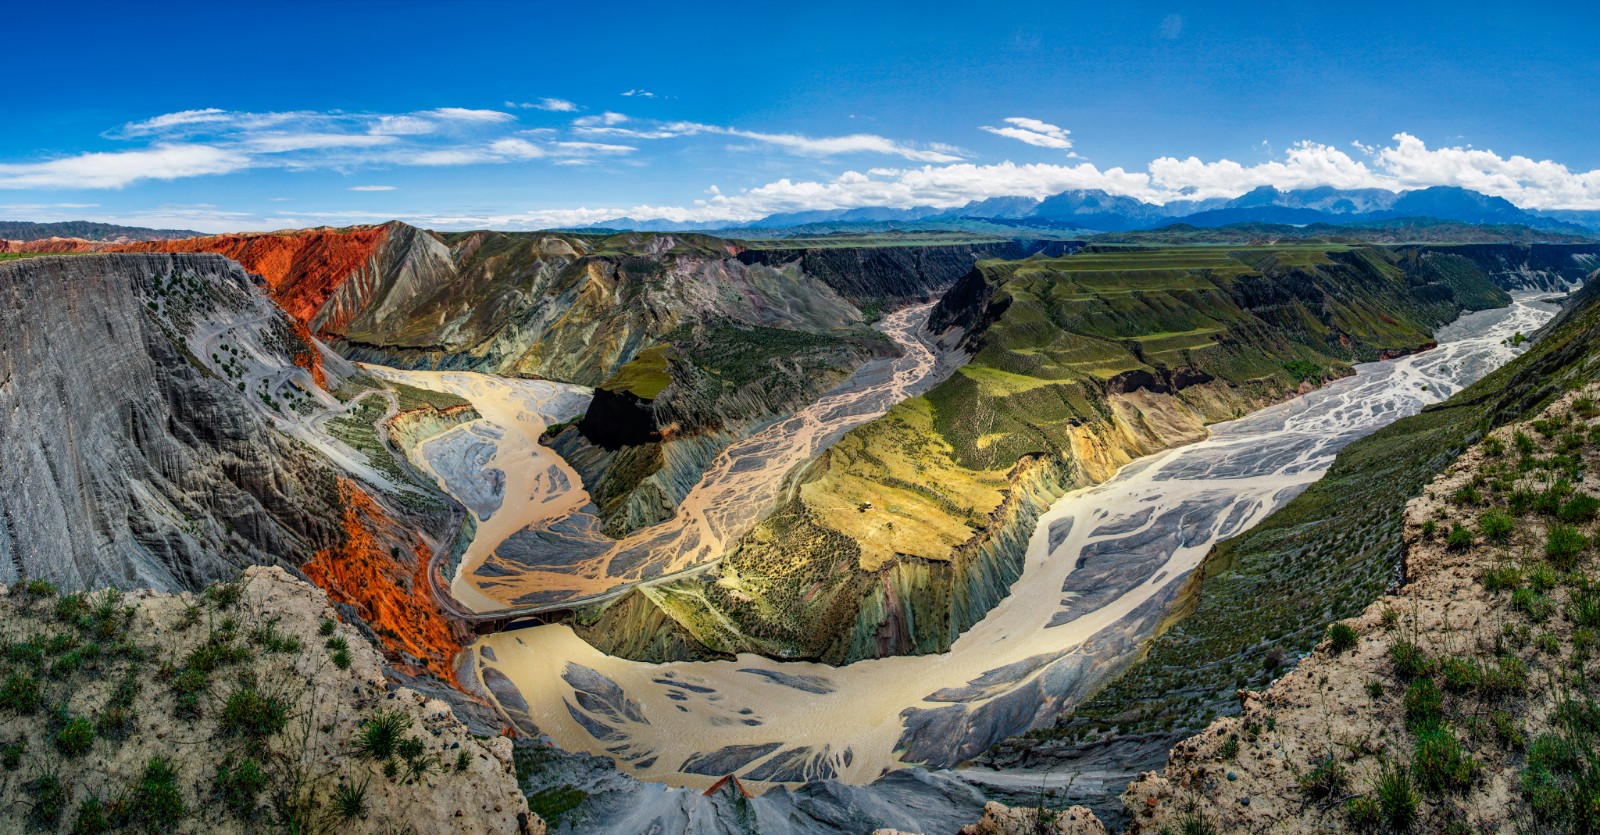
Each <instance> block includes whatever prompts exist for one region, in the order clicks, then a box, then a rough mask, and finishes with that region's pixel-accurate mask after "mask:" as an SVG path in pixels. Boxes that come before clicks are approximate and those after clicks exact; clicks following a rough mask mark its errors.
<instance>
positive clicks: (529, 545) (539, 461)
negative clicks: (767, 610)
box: [367, 304, 950, 612]
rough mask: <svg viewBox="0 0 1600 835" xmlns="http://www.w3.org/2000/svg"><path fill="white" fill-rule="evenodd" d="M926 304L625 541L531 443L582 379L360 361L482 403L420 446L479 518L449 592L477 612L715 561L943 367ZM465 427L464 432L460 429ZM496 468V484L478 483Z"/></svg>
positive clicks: (565, 406) (539, 605) (566, 408)
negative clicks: (472, 415) (892, 350)
mask: <svg viewBox="0 0 1600 835" xmlns="http://www.w3.org/2000/svg"><path fill="white" fill-rule="evenodd" d="M932 307H933V306H932V305H931V304H923V305H917V306H914V307H909V308H905V309H902V310H899V311H896V312H895V313H893V314H890V315H888V316H886V317H884V320H883V321H882V322H881V323H879V325H878V329H879V330H880V331H881V332H882V333H884V334H885V335H886V336H888V337H889V338H890V339H891V340H893V341H894V342H895V343H896V345H898V346H899V348H900V349H901V355H900V356H899V357H896V358H894V359H889V360H877V361H873V362H870V363H867V364H866V365H864V366H863V367H862V368H860V369H858V370H857V371H856V372H855V373H854V374H852V375H851V377H850V378H849V379H847V380H846V381H845V382H844V383H842V384H841V385H839V386H838V387H837V388H835V389H833V390H831V391H829V392H828V393H826V394H824V395H823V396H822V397H821V398H819V399H818V400H816V401H815V402H813V403H811V404H810V405H808V406H806V407H805V408H803V409H801V410H800V411H798V412H796V413H795V414H794V415H793V416H791V417H789V418H787V419H785V420H782V421H779V422H776V423H774V424H771V425H769V426H767V427H765V428H763V429H761V430H760V431H758V432H756V433H755V434H753V435H751V436H750V437H749V438H746V439H744V440H741V441H738V442H736V443H734V444H732V445H731V446H729V447H728V448H727V449H726V450H724V451H723V452H722V454H721V455H719V456H718V457H717V459H716V460H715V461H713V462H712V464H711V466H710V467H709V468H707V471H706V474H705V477H704V478H702V479H701V480H700V482H699V483H697V484H696V485H695V486H694V488H693V489H691V490H690V492H689V494H688V495H687V496H686V497H685V499H684V501H683V502H682V503H681V504H680V505H679V506H678V508H677V510H676V512H675V514H674V516H673V518H671V519H669V520H667V521H665V522H663V523H661V524H659V525H654V526H652V527H649V528H645V529H643V530H640V531H638V532H636V533H634V534H633V535H631V536H629V537H627V538H625V539H622V540H614V539H611V538H609V537H607V536H605V535H604V534H603V533H601V531H600V524H599V520H598V519H597V518H596V517H595V516H594V515H593V512H592V511H593V508H592V507H587V506H588V505H589V504H590V500H589V496H588V494H587V492H585V491H584V489H583V485H582V483H581V481H580V480H579V478H578V475H577V474H576V473H575V472H573V471H572V468H571V467H570V466H568V465H567V463H566V462H565V461H563V460H561V458H560V457H559V456H557V455H556V454H555V453H554V452H552V451H551V450H549V449H548V448H546V447H544V446H541V445H540V443H539V437H540V435H541V434H542V433H543V432H544V430H545V428H546V427H547V426H548V425H550V424H552V423H556V422H559V421H561V420H565V419H567V418H570V417H572V416H573V415H575V414H577V413H579V412H582V411H583V408H584V406H585V404H586V403H587V395H586V390H583V389H580V388H579V387H576V386H568V385H564V384H559V383H549V382H545V381H539V380H513V379H508V378H503V377H498V376H495V375H492V374H479V373H473V372H458V371H402V370H399V369H392V368H382V367H378V366H368V367H367V368H368V370H369V371H371V372H373V373H374V374H377V375H378V376H380V377H383V378H384V379H387V380H394V381H398V382H403V383H406V384H408V385H412V386H416V387H418V388H424V389H431V390H436V391H445V392H449V393H451V394H454V395H456V396H458V397H462V398H465V399H467V400H469V401H471V402H472V404H473V406H475V407H476V408H477V409H478V412H479V413H480V414H482V415H483V419H482V420H480V421H477V422H474V423H472V424H468V425H465V426H462V427H457V428H456V429H454V430H452V431H451V433H446V435H444V436H440V437H436V438H431V439H429V440H428V441H427V442H425V443H424V444H423V445H422V452H423V458H424V459H425V463H426V465H427V467H428V468H429V469H430V470H431V472H432V474H433V475H434V476H435V477H436V478H437V479H438V480H439V483H440V485H441V486H442V487H443V488H444V489H445V490H446V491H448V492H450V493H451V495H453V496H455V497H456V498H457V499H459V500H460V501H461V502H462V504H464V505H466V506H467V507H468V508H469V509H472V510H474V511H475V512H476V513H477V515H478V517H479V520H480V521H479V523H478V529H477V534H476V535H475V537H474V539H473V541H472V543H471V546H470V547H469V549H468V551H467V552H466V555H465V556H464V557H463V559H462V560H461V562H460V566H459V568H458V570H457V573H456V575H455V577H454V578H453V581H452V584H451V593H452V595H453V596H454V597H455V598H456V599H457V600H458V601H459V602H461V603H462V604H464V605H466V606H467V607H469V608H471V609H472V610H474V611H476V612H506V611H516V612H534V611H539V610H541V609H548V608H560V607H563V606H566V605H570V604H571V603H572V602H574V601H578V600H584V599H591V598H596V597H601V596H604V595H606V594H608V593H614V592H615V591H617V590H619V589H621V588H625V587H627V586H629V585H631V584H634V583H637V582H640V581H644V580H650V579H655V578H659V577H663V576H668V575H673V574H679V573H682V572H684V571H688V570H693V569H698V568H703V567H705V566H708V565H710V564H712V563H713V562H715V561H716V560H717V559H718V558H720V557H721V556H722V554H723V553H724V551H725V550H726V549H727V548H728V547H729V546H730V545H731V544H732V543H733V542H735V541H736V540H737V539H738V538H739V537H741V536H743V535H744V534H745V533H746V532H748V531H749V530H750V528H751V527H752V526H753V525H754V524H755V523H756V522H757V521H758V520H759V519H760V518H761V516H762V514H763V513H765V512H766V511H767V510H768V509H769V508H770V507H771V506H772V504H773V502H774V500H775V498H776V496H777V494H778V489H779V487H780V485H781V483H782V481H783V477H784V476H785V475H786V474H787V473H788V472H789V471H790V470H791V469H793V468H794V467H795V466H796V465H798V464H800V463H802V462H804V461H807V460H809V459H811V458H813V457H815V456H816V455H817V454H818V453H819V452H821V451H822V449H823V448H824V447H826V446H827V445H829V444H831V443H833V441H835V440H837V439H838V438H839V437H840V436H841V435H843V434H844V433H845V432H847V431H849V430H850V429H852V428H854V427H856V426H859V425H861V424H863V423H866V422H867V421H869V420H872V419H873V418H875V417H878V416H879V415H882V414H883V413H884V412H886V411H888V409H889V407H890V406H893V405H894V404H896V403H898V402H900V401H902V400H905V399H906V398H908V397H911V396H913V395H915V394H917V393H919V392H921V391H923V390H926V389H927V388H929V387H931V386H932V385H933V384H934V383H936V382H938V380H939V378H940V376H941V374H942V373H945V372H948V370H949V368H950V366H949V365H948V364H947V363H943V364H942V363H941V362H940V357H939V354H938V353H937V351H936V349H935V347H934V346H933V344H932V343H931V342H930V341H929V340H928V338H927V336H926V335H925V334H924V333H923V325H924V324H926V322H927V320H928V314H929V313H930V312H931V310H932ZM465 433H470V434H471V435H472V437H471V438H465V437H459V436H460V435H462V434H465ZM488 450H493V452H492V454H489V453H488ZM500 479H503V480H504V482H505V483H504V490H503V493H496V492H494V491H492V490H486V489H485V483H489V484H491V485H492V484H493V483H495V482H496V481H497V480H500Z"/></svg>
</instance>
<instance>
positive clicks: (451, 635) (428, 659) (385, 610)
mask: <svg viewBox="0 0 1600 835" xmlns="http://www.w3.org/2000/svg"><path fill="white" fill-rule="evenodd" d="M339 495H340V497H341V498H342V499H343V503H344V529H345V535H346V536H345V541H344V543H343V544H341V545H339V546H338V547H336V548H328V549H325V550H322V551H318V552H317V553H316V555H315V556H313V557H312V558H311V561H310V562H308V563H306V564H305V565H303V566H301V567H300V568H301V570H302V571H304V572H305V574H306V576H307V577H308V578H310V579H311V581H312V582H313V583H316V584H317V585H318V586H321V587H322V588H323V589H325V590H326V591H327V592H328V595H329V596H330V597H332V598H333V599H334V600H337V601H339V602H341V603H348V604H350V605H351V606H354V607H355V608H356V610H357V611H359V612H360V613H361V617H362V618H363V619H364V620H366V622H367V624H368V625H369V626H371V627H372V629H373V631H374V632H376V633H378V637H379V639H380V640H382V641H383V643H384V645H385V646H387V647H389V648H390V649H393V650H403V651H404V652H405V653H407V654H408V655H411V656H413V657H415V658H418V659H421V660H422V663H423V666H425V667H426V668H427V669H428V670H430V671H431V672H433V673H434V674H435V675H438V676H441V677H443V678H447V679H450V680H451V682H452V683H453V682H454V680H455V676H454V673H453V671H452V669H451V665H450V660H451V658H453V657H454V656H455V654H456V653H458V652H460V650H461V645H462V642H463V640H464V639H465V638H466V637H467V635H466V632H465V629H464V628H463V627H460V626H458V625H457V624H455V623H454V622H453V621H451V620H450V619H449V618H447V617H446V616H445V614H444V613H443V612H441V611H440V610H439V608H438V607H437V606H436V605H435V604H434V602H433V599H432V597H431V596H430V595H429V593H428V578H427V571H428V558H429V556H430V553H429V551H428V546H427V545H426V544H424V543H423V542H421V541H420V540H418V539H417V538H416V537H415V535H414V534H412V533H411V532H410V531H409V530H407V529H405V528H404V527H403V526H401V525H400V524H399V523H397V522H395V520H394V519H392V518H390V517H389V515H388V514H387V513H385V512H384V510H383V508H381V507H379V506H378V504H377V503H376V502H374V501H373V500H372V497H370V496H368V495H367V494H366V493H365V492H363V491H362V489H361V488H360V487H359V486H357V485H356V483H355V482H353V481H351V480H350V479H348V478H343V477H341V478H340V479H339Z"/></svg>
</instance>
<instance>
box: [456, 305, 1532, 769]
mask: <svg viewBox="0 0 1600 835" xmlns="http://www.w3.org/2000/svg"><path fill="white" fill-rule="evenodd" d="M1553 312H1554V311H1553V308H1552V307H1550V306H1548V305H1543V304H1539V303H1537V302H1535V301H1534V300H1533V299H1531V298H1530V297H1527V296H1521V297H1518V298H1517V300H1516V301H1515V303H1514V304H1513V305H1512V306H1511V307H1510V308H1506V309H1501V310H1494V311H1485V312H1481V313H1476V314H1471V315H1469V316H1466V317H1463V318H1462V319H1461V320H1459V321H1458V322H1457V323H1455V324H1453V325H1451V326H1449V327H1447V328H1444V329H1441V331H1440V333H1439V335H1438V336H1439V341H1440V345H1439V347H1437V348H1435V349H1433V350H1430V351H1427V352H1424V353H1421V354H1417V355H1412V356H1408V357H1404V358H1401V359H1397V360H1390V361H1386V362H1378V363H1368V364H1363V365H1360V366H1358V367H1357V371H1358V373H1357V374H1356V375H1355V376H1352V377H1347V378H1345V379H1342V380H1339V381H1336V382H1334V383H1332V384H1330V385H1328V386H1326V387H1324V388H1322V389H1319V390H1317V391H1314V392H1311V393H1310V394H1307V395H1305V396H1302V397H1299V398H1297V399H1295V400H1292V401H1289V402H1286V403H1282V404H1279V405H1277V406H1273V407H1270V408H1267V409H1263V410H1261V411H1259V412H1256V413H1253V414H1251V415H1249V416H1247V417H1244V418H1242V419H1239V420H1235V421H1230V422H1227V423H1220V424H1216V425H1214V426H1212V427H1211V428H1210V429H1211V431H1210V435H1209V437H1207V438H1206V439H1204V440H1202V441H1199V442H1197V443H1194V444H1191V445H1188V446H1184V447H1179V448H1175V449H1171V450H1167V451H1165V452H1162V453H1159V454H1156V455H1152V456H1149V457H1146V458H1143V459H1140V460H1138V461H1135V462H1133V463H1132V464H1130V465H1128V466H1126V467H1124V468H1123V469H1122V470H1121V471H1120V472H1118V474H1117V475H1116V476H1115V477H1113V478H1112V479H1110V480H1109V481H1107V482H1105V483H1103V484H1100V485H1098V486H1094V487H1090V488H1086V489H1082V490H1078V491H1074V492H1072V493H1069V494H1068V495H1066V496H1064V497H1063V498H1061V499H1060V500H1059V501H1057V502H1056V503H1055V504H1054V505H1053V506H1052V507H1051V508H1050V509H1049V511H1048V512H1047V513H1045V514H1044V515H1043V516H1042V517H1041V518H1040V520H1039V522H1038V525H1037V528H1036V529H1035V531H1034V533H1033V536H1032V539H1031V541H1030V543H1029V548H1028V553H1027V558H1026V559H1027V564H1026V568H1025V570H1024V573H1023V575H1022V577H1021V578H1020V579H1019V580H1018V581H1017V583H1016V584H1015V585H1014V586H1013V588H1012V590H1011V594H1010V596H1009V597H1008V598H1007V599H1006V600H1004V601H1003V602H1001V603H1000V605H998V606H997V607H995V608H994V609H993V610H992V611H991V612H990V613H989V614H988V616H987V617H986V618H985V619H984V620H982V621H981V622H980V623H978V624H977V625H976V626H974V627H973V628H972V629H970V630H968V631H967V632H966V633H965V634H963V635H962V636H961V637H960V638H959V639H958V640H957V641H956V642H955V644H954V645H953V646H952V648H951V649H950V651H948V652H946V653H943V654H940V655H930V656H913V657H896V658H886V659H877V660H869V661H862V662H858V663H856V664H852V665H849V666H846V667H830V666H826V665H822V664H814V663H803V662H781V661H775V660H772V659H768V658H763V657H759V656H754V655H742V656H740V657H739V658H737V659H736V660H732V661H711V662H679V663H669V664H646V663H640V662H634V661H627V660H623V659H618V658H612V657H609V656H606V655H604V654H602V653H601V652H599V651H598V650H596V649H594V648H593V647H592V646H590V645H588V644H587V643H585V642H584V641H582V640H581V639H580V638H578V637H577V636H576V635H575V634H574V633H573V631H572V630H571V629H570V628H568V627H566V626H564V625H551V626H540V627H535V628H529V629H521V630H515V631H511V632H504V633H500V634H496V635H492V636H488V637H485V638H483V639H481V640H480V641H479V642H478V644H476V645H475V647H474V651H475V652H476V653H477V654H478V658H477V662H476V664H475V665H474V668H475V669H477V670H478V671H479V674H480V675H488V676H490V677H492V678H494V679H495V680H496V681H497V682H499V683H500V684H501V688H500V689H501V690H504V689H505V687H504V684H505V682H506V681H509V682H510V683H511V684H512V685H514V686H515V688H516V690H517V691H518V692H519V693H520V700H521V701H525V705H523V704H521V703H519V704H518V705H517V707H518V713H519V716H518V718H519V720H520V721H526V722H528V723H531V725H532V726H533V727H527V728H524V730H525V731H529V732H539V733H543V734H546V735H548V736H549V737H550V738H551V739H552V740H553V741H554V742H555V743H556V744H558V745H559V746H561V747H562V748H565V749H568V750H572V751H582V752H588V753H593V754H599V755H603V756H608V757H611V758H613V759H614V760H616V761H617V762H618V763H619V764H621V766H622V767H623V768H624V769H625V770H627V771H628V772H630V773H632V774H634V775H636V776H638V777H640V778H643V779H646V780H653V781H659V782H663V783H667V784H669V785H676V786H692V787H705V786H709V785H711V784H712V783H713V782H714V781H715V780H717V779H718V778H720V777H721V776H723V775H724V774H728V773H736V774H739V775H740V776H741V778H742V779H745V780H747V781H749V782H750V783H751V784H752V786H753V787H755V788H760V787H762V786H763V785H767V786H771V785H775V784H795V783H800V782H805V781H813V780H818V779H835V780H838V781H842V782H846V783H857V784H862V783H867V782H870V781H872V780H874V779H875V778H877V777H879V776H880V775H881V774H883V773H884V772H886V771H891V770H893V769H896V768H899V767H902V766H907V765H924V766H929V767H935V768H938V767H951V766H955V765H958V764H960V763H962V762H964V761H966V760H967V759H970V758H971V757H972V756H974V755H976V754H978V753H981V752H982V751H983V750H985V749H986V748H987V747H988V746H989V745H991V744H992V743H994V742H995V741H998V740H999V739H1002V738H1004V737H1007V736H1011V735H1015V734H1018V733H1022V732H1024V731H1027V730H1029V729H1030V728H1033V727H1038V726H1040V725H1043V724H1045V723H1047V722H1049V721H1050V720H1051V719H1053V718H1054V717H1055V716H1056V715H1057V714H1058V713H1059V712H1060V711H1061V710H1062V709H1063V708H1064V707H1067V706H1070V704H1071V703H1072V702H1073V701H1074V700H1075V699H1079V698H1082V697H1083V695H1084V693H1085V690H1086V689H1087V688H1088V687H1089V686H1090V685H1091V684H1092V683H1093V681H1095V680H1096V677H1097V676H1099V675H1103V673H1104V671H1105V670H1106V669H1107V668H1108V666H1109V665H1110V663H1111V662H1112V661H1114V660H1116V659H1118V658H1125V657H1127V656H1128V654H1130V653H1133V652H1136V651H1137V648H1138V646H1139V644H1140V641H1141V640H1142V639H1143V638H1145V637H1147V636H1148V635H1150V634H1152V632H1153V630H1154V629H1155V627H1156V625H1157V624H1158V623H1159V622H1160V621H1161V620H1162V618H1163V617H1164V616H1165V614H1166V612H1167V611H1168V606H1169V605H1170V603H1171V602H1172V599H1173V596H1174V595H1175V593H1176V590H1177V589H1178V587H1179V586H1180V584H1181V582H1182V580H1183V579H1184V578H1185V577H1187V576H1188V575H1189V573H1190V572H1191V571H1193V569H1194V568H1195V567H1196V566H1197V565H1198V563H1199V562H1200V560H1201V558H1202V557H1203V556H1204V555H1205V553H1206V551H1207V550H1208V549H1209V548H1210V547H1211V545H1212V544H1214V543H1215V542H1217V541H1218V540H1220V539H1223V538H1226V537H1229V536H1233V535H1235V534H1238V533H1239V532H1241V531H1243V530H1246V529H1248V528H1249V527H1251V526H1253V525H1255V524H1256V523H1258V522H1260V521H1261V520H1262V519H1264V518H1265V517H1266V516H1267V515H1268V514H1270V513H1271V512H1272V511H1273V510H1275V509H1277V508H1278V507H1281V506H1282V505H1283V504H1285V503H1286V502H1288V501H1289V500H1290V499H1291V498H1293V497H1294V496H1295V495H1297V494H1298V493H1299V492H1300V491H1302V490H1304V489H1305V487H1306V486H1308V485H1309V484H1311V483H1312V482H1313V481H1315V480H1316V479H1317V478H1319V477H1320V476H1321V475H1322V474H1323V473H1324V472H1325V471H1326V470H1327V468H1328V467H1329V466H1330V465H1331V464H1332V461H1333V458H1334V456H1335V455H1336V453H1337V452H1338V450H1339V449H1341V448H1342V447H1343V446H1344V445H1346V444H1348V443H1349V442H1350V441H1352V440H1354V439H1356V438H1358V437H1360V436H1362V435H1364V434H1367V433H1370V432H1372V431H1375V430H1376V429H1378V428H1380V427H1382V426H1384V425H1387V424H1388V423H1391V422H1393V421H1394V420H1396V419H1398V418H1400V417H1403V416H1406V415H1409V414H1414V413H1416V412H1417V411H1419V410H1420V409H1421V408H1422V407H1424V406H1426V405H1428V404H1430V403H1435V402H1438V401H1441V400H1443V399H1445V398H1446V397H1448V396H1450V395H1451V394H1453V393H1454V392H1456V391H1458V390H1459V389H1461V388H1462V387H1464V386H1466V385H1468V384H1470V383H1471V382H1472V381H1474V380H1477V379H1478V378H1480V377H1482V376H1483V375H1484V374H1486V373H1488V372H1489V371H1490V370H1492V369H1494V368H1496V367H1498V366H1500V365H1502V364H1504V363H1505V362H1507V361H1509V360H1510V359H1511V358H1512V356H1514V354H1515V353H1516V350H1517V349H1515V348H1513V347H1511V346H1510V345H1508V344H1506V341H1505V340H1506V338H1507V337H1509V336H1511V335H1512V334H1513V333H1515V332H1517V331H1522V332H1531V331H1532V330H1534V329H1535V328H1536V327H1537V326H1538V325H1539V324H1540V323H1542V322H1543V321H1545V320H1546V319H1548V318H1549V317H1550V316H1551V315H1552V314H1553Z"/></svg>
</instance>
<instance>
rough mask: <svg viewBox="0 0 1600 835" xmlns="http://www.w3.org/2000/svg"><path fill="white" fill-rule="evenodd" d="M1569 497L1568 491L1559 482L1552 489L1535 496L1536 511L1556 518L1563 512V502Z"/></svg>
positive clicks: (1534, 505)
mask: <svg viewBox="0 0 1600 835" xmlns="http://www.w3.org/2000/svg"><path fill="white" fill-rule="evenodd" d="M1566 497H1567V490H1566V488H1565V487H1563V483H1562V482H1557V483H1556V484H1555V485H1554V486H1552V487H1551V488H1550V489H1548V490H1546V491H1544V492H1543V493H1540V494H1538V495H1537V496H1534V498H1533V509H1534V511H1536V512H1538V513H1540V514H1543V515H1545V516H1554V515H1556V514H1557V513H1560V512H1561V505H1562V500H1564V499H1565V498H1566Z"/></svg>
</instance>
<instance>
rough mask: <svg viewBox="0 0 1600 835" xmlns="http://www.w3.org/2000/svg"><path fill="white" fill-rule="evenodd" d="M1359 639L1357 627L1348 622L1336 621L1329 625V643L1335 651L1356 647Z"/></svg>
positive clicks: (1339, 651) (1344, 650)
mask: <svg viewBox="0 0 1600 835" xmlns="http://www.w3.org/2000/svg"><path fill="white" fill-rule="evenodd" d="M1359 640H1360V639H1359V636H1357V635H1356V630H1355V627H1352V626H1351V625H1350V624H1348V623H1336V624H1334V625H1332V626H1330V627H1328V643H1329V645H1330V646H1331V647H1332V648H1333V651H1334V652H1335V653H1341V652H1346V651H1348V650H1352V649H1355V648H1356V644H1357V643H1358V642H1359Z"/></svg>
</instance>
